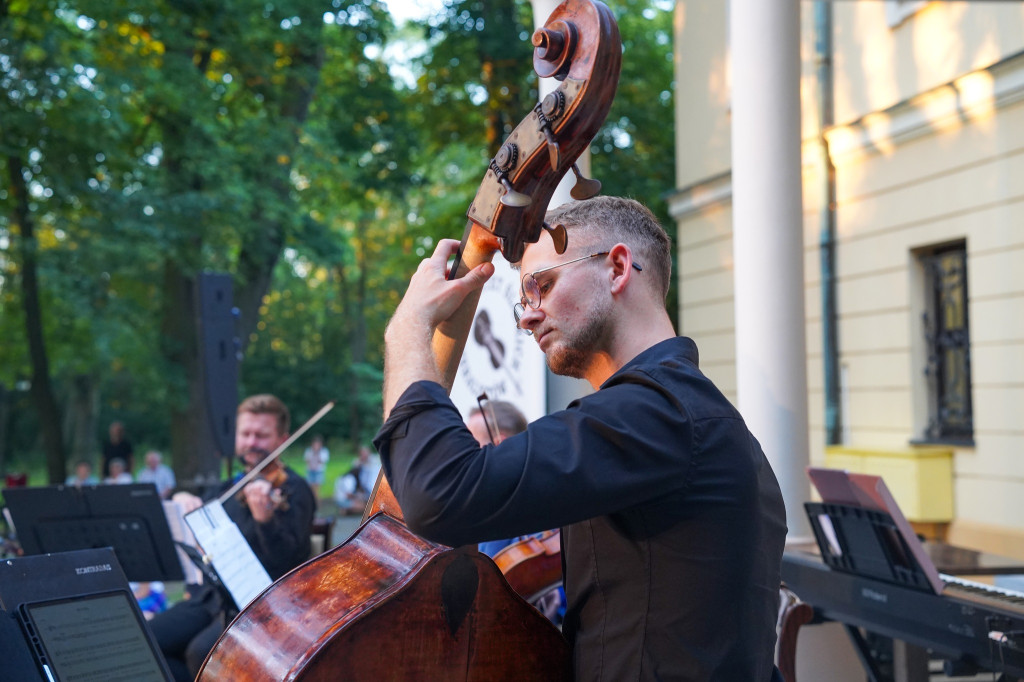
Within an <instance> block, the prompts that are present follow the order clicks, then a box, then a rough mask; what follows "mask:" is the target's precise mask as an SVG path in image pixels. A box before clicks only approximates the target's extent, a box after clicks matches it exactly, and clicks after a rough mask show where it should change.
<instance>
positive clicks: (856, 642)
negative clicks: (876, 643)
mask: <svg viewBox="0 0 1024 682" xmlns="http://www.w3.org/2000/svg"><path fill="white" fill-rule="evenodd" d="M843 627H844V628H846V634H848V635H849V636H850V641H851V642H852V643H853V650H854V652H856V654H857V658H859V659H860V665H861V667H862V668H864V672H865V673H867V676H868V679H867V682H883V679H884V678H883V677H882V673H881V672H879V670H878V666H876V665H875V660H874V658H872V657H871V647H869V646H868V643H867V642H866V641H865V640H864V635H862V634H861V633H860V630H859V629H858V628H856V627H854V626H852V625H849V624H847V623H843Z"/></svg>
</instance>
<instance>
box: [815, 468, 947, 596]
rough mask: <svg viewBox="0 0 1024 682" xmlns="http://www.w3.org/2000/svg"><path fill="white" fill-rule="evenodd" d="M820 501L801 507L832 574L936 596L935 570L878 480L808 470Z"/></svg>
mask: <svg viewBox="0 0 1024 682" xmlns="http://www.w3.org/2000/svg"><path fill="white" fill-rule="evenodd" d="M807 475H808V477H810V479H811V482H812V483H813V484H814V487H815V488H817V490H818V493H819V494H820V495H821V499H822V503H821V504H818V503H813V502H809V503H807V504H805V505H804V507H805V508H806V510H807V515H808V517H809V519H810V521H811V527H812V528H813V529H814V534H815V537H816V538H817V540H818V547H819V548H820V549H821V556H822V559H823V560H824V561H825V563H826V564H827V565H828V566H829V567H830V568H833V569H835V570H839V571H844V572H846V573H854V574H857V575H863V576H865V577H869V578H874V579H877V580H884V581H887V582H893V583H897V584H901V585H905V586H908V587H913V588H917V589H921V590H925V591H930V592H934V593H935V594H940V593H941V592H942V589H943V582H942V579H941V578H940V577H939V571H938V569H937V568H936V567H935V564H934V563H933V562H932V560H931V557H929V556H928V553H927V552H926V551H925V549H924V546H923V545H922V544H921V541H920V540H919V539H918V537H917V535H916V534H915V533H914V529H913V528H912V527H911V526H910V522H908V521H907V519H906V517H905V516H904V515H903V512H902V511H901V510H900V507H899V505H898V504H896V499H895V498H894V497H893V496H892V493H891V492H889V488H888V487H887V486H886V485H885V481H883V480H882V477H881V476H874V475H871V474H854V473H850V472H848V471H844V470H841V469H824V468H818V467H808V469H807Z"/></svg>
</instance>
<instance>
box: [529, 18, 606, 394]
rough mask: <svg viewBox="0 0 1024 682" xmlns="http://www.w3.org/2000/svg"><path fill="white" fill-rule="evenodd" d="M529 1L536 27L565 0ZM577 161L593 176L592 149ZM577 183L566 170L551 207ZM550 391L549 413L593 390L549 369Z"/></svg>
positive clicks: (548, 83)
mask: <svg viewBox="0 0 1024 682" xmlns="http://www.w3.org/2000/svg"><path fill="white" fill-rule="evenodd" d="M530 4H531V5H533V28H534V30H536V29H538V28H540V27H541V26H543V25H544V23H545V22H546V21H547V20H548V17H549V16H551V13H552V12H554V11H555V8H556V7H558V6H559V5H560V4H562V1H561V0H530ZM557 87H558V81H556V80H555V79H554V78H541V79H540V83H539V84H538V97H539V98H540V99H542V100H543V99H544V97H545V95H547V94H548V93H549V92H552V91H554V90H555V89H556V88H557ZM576 163H577V164H578V165H579V168H580V172H581V173H583V175H585V176H587V177H590V150H589V148H588V149H587V150H586V151H584V152H583V154H581V155H580V157H579V159H578V160H577V161H576ZM598 180H600V178H598ZM574 184H576V176H575V175H574V174H573V173H572V172H569V173H566V174H565V177H564V178H562V181H561V182H560V183H559V184H558V188H557V189H555V193H554V194H553V195H552V196H551V201H550V203H549V204H548V206H549V207H551V208H554V207H556V206H561V205H562V204H564V203H566V202H568V201H572V200H573V199H572V197H570V196H569V190H571V189H572V186H573V185H574ZM541 239H546V237H544V236H543V235H542V236H541ZM547 391H548V396H547V402H548V412H549V413H550V412H555V411H557V410H561V409H563V408H564V407H565V406H566V405H568V404H569V403H570V402H572V401H573V400H575V399H576V398H581V397H583V396H585V395H587V394H589V393H592V392H593V391H592V389H591V387H590V384H588V383H587V382H586V381H583V380H582V379H573V378H571V377H563V376H558V375H557V374H553V373H551V372H550V371H549V372H548V373H547Z"/></svg>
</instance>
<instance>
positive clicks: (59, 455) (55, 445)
mask: <svg viewBox="0 0 1024 682" xmlns="http://www.w3.org/2000/svg"><path fill="white" fill-rule="evenodd" d="M7 172H8V175H9V183H8V187H9V194H10V196H11V198H12V199H14V216H13V219H12V220H11V223H12V226H13V227H20V228H21V230H20V232H21V239H20V240H19V244H20V249H19V251H20V255H21V297H22V306H24V309H25V335H26V338H27V340H28V350H29V358H30V360H31V363H32V388H31V396H32V402H33V403H34V404H35V408H36V412H37V414H38V416H39V434H40V437H41V440H42V444H43V449H44V451H45V452H46V475H47V478H48V479H49V482H50V483H51V484H54V483H63V482H64V477H65V476H66V474H65V454H64V438H63V437H62V435H61V420H60V409H59V408H58V407H57V398H56V396H55V395H54V392H53V384H52V382H51V381H50V361H49V358H48V357H47V354H46V339H45V337H44V334H43V312H42V306H41V304H40V302H39V279H38V275H37V263H38V261H37V256H38V250H39V244H38V243H37V242H36V237H35V223H34V221H33V218H32V213H31V211H30V209H29V205H28V188H27V187H26V186H25V177H24V176H23V175H22V162H21V159H20V158H17V157H15V156H9V157H7Z"/></svg>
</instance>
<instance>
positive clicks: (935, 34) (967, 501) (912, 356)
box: [670, 0, 1024, 557]
mask: <svg viewBox="0 0 1024 682" xmlns="http://www.w3.org/2000/svg"><path fill="white" fill-rule="evenodd" d="M886 5H887V3H884V2H877V3H863V2H862V3H832V9H833V13H834V26H835V29H834V42H835V53H834V74H835V78H836V86H835V112H836V116H835V120H836V121H837V122H838V123H837V124H836V125H834V126H833V127H832V128H831V129H829V130H828V131H827V140H828V143H829V148H830V152H831V160H832V163H833V164H834V166H835V178H836V223H837V229H838V237H837V238H838V242H837V249H836V255H837V262H836V272H837V276H838V299H839V300H838V315H839V320H838V329H839V349H840V363H841V373H842V377H841V383H842V395H843V398H842V406H841V411H842V416H843V421H844V439H843V441H844V443H843V444H844V445H846V446H848V447H851V448H856V449H863V450H866V451H875V452H899V451H901V450H905V449H906V448H907V447H908V444H910V443H911V442H913V441H915V440H917V439H920V438H921V437H922V435H923V433H924V426H925V424H926V422H927V418H928V414H927V401H926V397H927V388H926V384H925V381H924V379H923V375H922V371H923V368H924V364H925V358H924V341H923V329H922V321H921V314H922V313H923V312H924V302H923V301H924V291H923V286H924V285H923V281H924V276H923V273H922V272H921V269H920V266H919V264H918V258H917V254H916V252H917V251H918V250H919V249H922V248H926V247H931V246H934V245H937V244H941V243H943V242H949V241H953V240H966V244H967V256H968V277H969V280H968V293H969V315H970V334H971V361H972V382H973V391H972V400H973V406H974V429H975V433H974V443H973V446H957V447H953V448H952V450H953V460H952V482H951V489H952V508H953V517H954V524H953V526H952V528H951V530H950V535H949V538H950V539H951V540H953V541H958V542H961V543H964V544H968V545H973V546H977V547H979V548H980V549H989V550H992V551H999V550H1002V551H1003V552H1004V553H1009V554H1012V555H1014V556H1022V557H1024V513H1021V511H1022V509H1024V503H1022V502H1021V501H1022V500H1024V181H1022V180H1021V179H1020V178H1022V177H1024V58H1022V57H1013V56H1014V55H1017V54H1019V53H1024V3H992V2H981V3H979V2H971V3H967V2H931V3H927V4H926V5H925V6H924V7H923V9H921V10H920V11H918V12H916V13H915V14H913V15H911V16H909V17H907V18H905V19H904V20H903V21H902V22H901V23H899V24H897V25H890V24H889V22H888V20H887V15H886ZM801 9H802V17H801V23H802V31H803V35H802V41H801V54H802V66H801V74H802V79H803V80H802V87H801V101H802V107H803V131H804V137H805V145H804V150H803V156H804V191H803V196H804V214H803V217H804V226H803V227H804V243H805V260H804V266H805V284H806V288H805V310H806V339H807V362H808V392H809V395H808V398H809V429H810V443H811V462H812V463H813V464H816V465H823V464H825V462H826V452H825V446H824V440H825V434H824V395H823V383H824V381H823V369H822V367H823V354H822V348H823V343H822V339H821V333H822V318H821V282H820V262H819V261H820V256H819V246H818V239H819V231H820V216H821V211H820V207H821V192H820V179H821V174H822V172H823V171H822V167H821V164H820V161H819V158H818V154H819V147H818V135H817V131H818V121H817V118H816V109H815V102H816V96H817V92H816V88H817V80H816V69H815V62H814V56H815V55H814V49H813V47H814V34H813V21H812V3H810V2H804V3H802V4H801ZM676 12H677V17H676V18H677V22H676V28H677V34H676V38H677V43H676V45H677V53H676V60H677V82H676V100H677V168H678V172H677V187H678V188H679V192H678V194H677V196H675V197H673V198H671V199H670V206H672V207H673V208H674V210H675V212H674V215H675V216H676V219H677V226H678V230H679V245H678V246H679V272H678V276H679V281H680V319H681V320H682V329H681V331H682V333H685V334H687V335H690V336H693V337H694V338H695V339H696V340H697V342H698V344H700V348H701V356H702V363H701V364H702V367H703V368H704V369H705V371H707V372H708V374H709V375H710V376H711V377H712V378H713V379H714V380H715V381H716V382H718V383H719V385H721V386H722V387H723V389H724V390H725V391H726V393H727V395H728V396H729V397H730V399H732V400H733V401H734V402H735V400H736V395H735V386H736V380H735V367H734V365H735V351H734V347H733V346H734V343H735V334H734V331H735V327H734V325H735V323H734V320H733V313H734V309H733V305H732V296H733V289H732V274H733V273H732V262H731V258H732V230H731V220H732V214H731V186H730V182H729V167H730V159H729V140H728V136H729V129H728V124H729V110H728V102H729V97H728V91H727V89H726V90H725V91H724V94H723V91H722V89H721V85H722V84H723V83H725V84H727V83H728V73H727V71H728V41H727V33H728V16H727V14H726V9H725V3H705V2H701V1H700V0H680V1H679V2H677V9H676Z"/></svg>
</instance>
